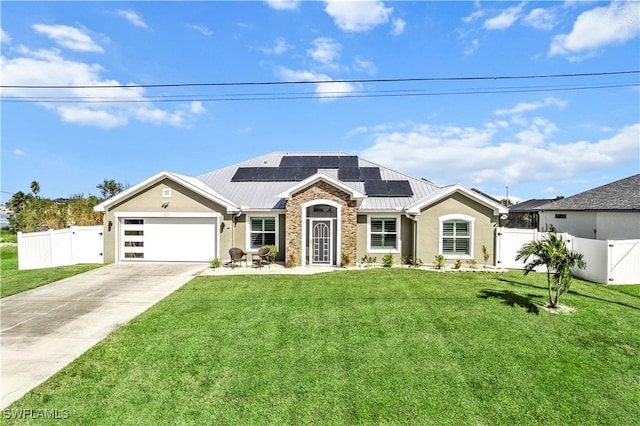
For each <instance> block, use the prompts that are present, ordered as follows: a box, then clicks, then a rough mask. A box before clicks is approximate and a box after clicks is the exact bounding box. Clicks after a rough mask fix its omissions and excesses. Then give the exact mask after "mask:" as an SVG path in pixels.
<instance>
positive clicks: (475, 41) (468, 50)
mask: <svg viewBox="0 0 640 426" xmlns="http://www.w3.org/2000/svg"><path fill="white" fill-rule="evenodd" d="M479 48H480V43H479V42H478V39H477V38H476V39H473V40H471V44H470V45H469V46H467V48H466V49H465V50H464V54H465V55H466V56H470V55H473V54H474V53H476V52H477V51H478V49H479Z"/></svg>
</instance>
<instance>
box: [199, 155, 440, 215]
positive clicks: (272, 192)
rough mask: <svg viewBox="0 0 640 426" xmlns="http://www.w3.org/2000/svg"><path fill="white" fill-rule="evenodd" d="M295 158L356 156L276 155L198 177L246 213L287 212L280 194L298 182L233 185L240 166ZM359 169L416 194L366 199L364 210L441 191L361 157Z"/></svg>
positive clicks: (402, 203)
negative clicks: (376, 171)
mask: <svg viewBox="0 0 640 426" xmlns="http://www.w3.org/2000/svg"><path fill="white" fill-rule="evenodd" d="M294 155H296V156H297V155H300V156H311V155H324V156H333V155H337V156H352V155H351V154H347V153H344V152H272V153H270V154H266V155H262V156H260V157H256V158H253V159H250V160H247V161H244V162H242V163H238V164H234V165H232V166H229V167H225V168H222V169H219V170H214V171H212V172H209V173H205V174H203V175H200V176H198V179H199V180H200V181H202V182H203V183H204V184H205V185H207V186H208V187H210V188H212V189H214V190H215V192H217V193H218V194H220V195H222V196H223V197H225V198H227V199H229V200H231V201H233V203H234V204H237V205H239V206H242V208H243V209H245V210H246V209H247V208H249V209H252V210H262V209H264V210H268V209H283V208H284V201H283V200H281V199H279V198H278V197H277V195H278V194H281V193H282V192H284V191H286V190H287V189H289V188H291V187H292V186H294V185H296V184H297V183H298V182H233V181H232V178H233V176H234V175H235V173H236V171H237V170H238V168H239V167H278V166H279V165H280V161H281V160H282V157H283V156H294ZM358 166H359V167H378V168H379V169H380V177H381V179H383V180H407V181H409V184H410V186H411V190H412V191H413V196H411V197H367V198H366V199H364V200H363V202H362V204H361V206H360V210H369V211H378V210H380V211H394V210H397V208H398V207H402V208H404V207H406V206H409V205H411V204H414V203H415V202H417V201H419V200H421V199H423V198H425V197H427V196H429V195H430V194H432V193H433V192H435V191H436V190H438V189H439V188H438V187H437V186H436V185H434V184H432V183H431V182H428V181H426V180H423V179H417V178H414V177H412V176H408V175H406V174H404V173H400V172H397V171H395V170H392V169H389V168H387V167H384V166H380V165H378V164H376V163H373V162H371V161H367V160H365V159H362V158H360V157H358ZM319 171H320V172H322V173H325V174H328V175H330V176H332V177H334V178H336V179H337V171H336V170H335V169H320V170H319ZM342 182H343V183H344V184H345V185H347V186H349V187H352V188H354V189H356V190H358V191H360V192H363V193H364V192H365V190H364V182H344V181H342Z"/></svg>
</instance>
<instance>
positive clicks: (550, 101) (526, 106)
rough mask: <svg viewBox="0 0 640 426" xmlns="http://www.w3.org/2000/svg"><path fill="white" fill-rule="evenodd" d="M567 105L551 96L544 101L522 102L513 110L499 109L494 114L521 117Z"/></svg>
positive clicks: (565, 102)
mask: <svg viewBox="0 0 640 426" xmlns="http://www.w3.org/2000/svg"><path fill="white" fill-rule="evenodd" d="M566 105H567V101H563V100H561V99H558V98H554V97H552V96H549V97H547V98H545V99H543V100H542V101H537V102H520V103H519V104H517V105H516V106H514V107H513V108H509V109H497V110H494V111H493V113H494V114H495V115H520V114H522V113H525V112H531V111H535V110H538V109H540V108H545V107H548V106H555V107H558V108H564V107H565V106H566Z"/></svg>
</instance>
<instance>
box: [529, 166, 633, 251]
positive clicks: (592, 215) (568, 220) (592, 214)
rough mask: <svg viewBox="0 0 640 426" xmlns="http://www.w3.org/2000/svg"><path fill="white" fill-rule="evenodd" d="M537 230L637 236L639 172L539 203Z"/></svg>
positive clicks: (604, 237) (601, 236)
mask: <svg viewBox="0 0 640 426" xmlns="http://www.w3.org/2000/svg"><path fill="white" fill-rule="evenodd" d="M537 210H538V211H539V213H540V225H539V230H540V231H550V230H552V229H553V230H556V231H557V232H566V233H569V234H571V235H573V236H576V237H581V238H592V239H597V240H630V239H637V238H640V174H637V175H635V176H631V177H628V178H626V179H621V180H619V181H616V182H613V183H610V184H607V185H603V186H600V187H598V188H595V189H591V190H589V191H585V192H581V193H580V194H576V195H573V196H571V197H567V198H563V199H560V200H557V201H553V202H551V203H547V204H544V205H542V206H539V207H538V208H537Z"/></svg>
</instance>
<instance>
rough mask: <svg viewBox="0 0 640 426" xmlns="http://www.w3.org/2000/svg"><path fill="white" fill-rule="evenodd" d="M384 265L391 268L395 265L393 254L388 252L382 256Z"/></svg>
mask: <svg viewBox="0 0 640 426" xmlns="http://www.w3.org/2000/svg"><path fill="white" fill-rule="evenodd" d="M382 266H384V267H385V268H391V267H392V266H393V254H391V253H387V254H385V255H384V256H382Z"/></svg>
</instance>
